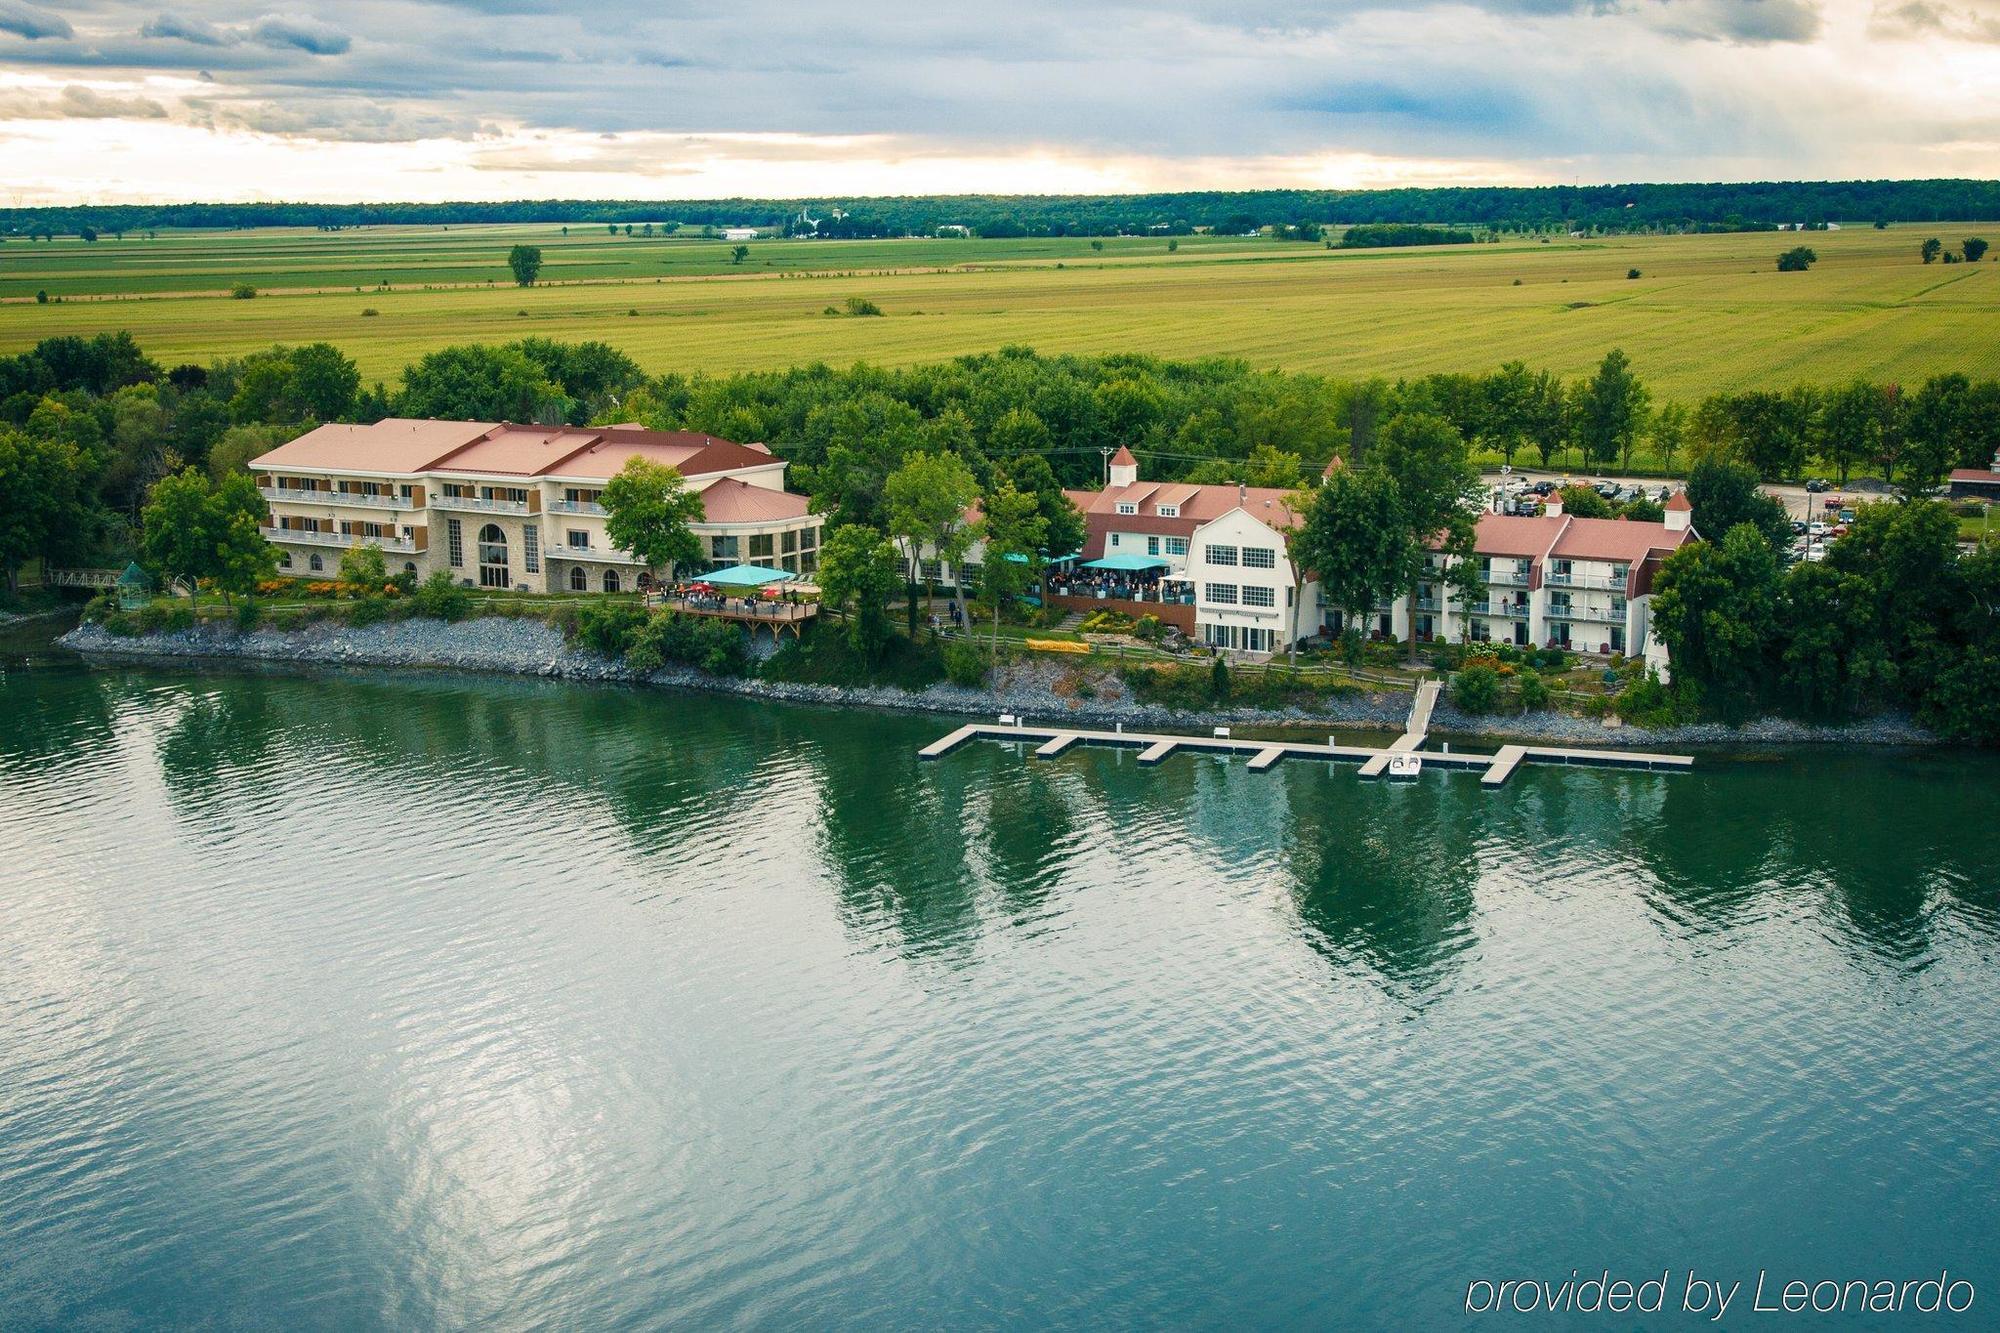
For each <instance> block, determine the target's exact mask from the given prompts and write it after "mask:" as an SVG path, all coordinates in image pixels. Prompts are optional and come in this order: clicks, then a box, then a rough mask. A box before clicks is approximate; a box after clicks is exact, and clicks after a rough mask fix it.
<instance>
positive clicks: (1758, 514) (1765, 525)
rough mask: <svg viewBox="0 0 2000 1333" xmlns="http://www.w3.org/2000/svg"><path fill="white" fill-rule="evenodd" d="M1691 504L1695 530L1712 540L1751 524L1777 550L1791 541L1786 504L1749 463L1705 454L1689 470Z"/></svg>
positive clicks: (1688, 488)
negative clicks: (1766, 491)
mask: <svg viewBox="0 0 2000 1333" xmlns="http://www.w3.org/2000/svg"><path fill="white" fill-rule="evenodd" d="M1687 498H1688V504H1689V505H1690V506H1691V507H1692V509H1693V515H1692V517H1693V519H1694V527H1695V531H1697V532H1699V533H1701V535H1702V536H1704V537H1706V538H1708V540H1710V541H1719V540H1720V539H1721V534H1724V533H1727V532H1729V531H1730V530H1731V529H1732V528H1735V527H1736V526H1738V525H1739V524H1745V523H1747V524H1749V525H1750V526H1751V527H1752V528H1754V529H1756V531H1757V532H1758V533H1759V534H1760V535H1762V536H1763V538H1764V540H1765V541H1766V542H1767V543H1768V544H1769V545H1770V546H1771V548H1772V549H1773V550H1781V549H1783V548H1784V547H1785V546H1787V545H1789V544H1790V542H1791V538H1792V521H1791V518H1790V516H1789V515H1788V514H1787V513H1786V512H1785V506H1784V505H1783V504H1781V503H1780V502H1778V501H1777V500H1774V499H1772V498H1771V497H1770V496H1768V495H1766V494H1764V492H1763V491H1762V490H1760V489H1759V488H1758V485H1757V470H1756V469H1755V468H1753V467H1751V466H1750V465H1749V464H1748V463H1740V462H1735V461H1732V460H1729V459H1719V458H1705V459H1703V460H1702V461H1701V462H1699V463H1696V464H1695V465H1694V467H1693V468H1692V469H1690V470H1689V472H1688V484H1687Z"/></svg>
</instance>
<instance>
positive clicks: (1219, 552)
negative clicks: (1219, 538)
mask: <svg viewBox="0 0 2000 1333" xmlns="http://www.w3.org/2000/svg"><path fill="white" fill-rule="evenodd" d="M1201 558H1202V559H1203V560H1205V561H1207V562H1208V563H1209V564H1211V565H1233V564H1235V563H1236V548H1235V547H1234V546H1204V547H1202V548H1201Z"/></svg>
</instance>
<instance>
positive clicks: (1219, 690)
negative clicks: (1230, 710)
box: [1208, 657, 1229, 703]
mask: <svg viewBox="0 0 2000 1333" xmlns="http://www.w3.org/2000/svg"><path fill="white" fill-rule="evenodd" d="M1208 697H1209V698H1211V699H1213V700H1215V702H1217V703H1223V702H1226V701H1227V700H1228V698H1229V663H1227V662H1225V661H1223V660H1222V658H1220V657H1217V658H1216V659H1215V665H1214V666H1211V667H1210V668H1209V669H1208Z"/></svg>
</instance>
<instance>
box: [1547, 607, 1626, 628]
mask: <svg viewBox="0 0 2000 1333" xmlns="http://www.w3.org/2000/svg"><path fill="white" fill-rule="evenodd" d="M1549 619H1550V620H1589V621H1595V622H1597V623H1599V624H1604V625H1622V624H1624V623H1625V608H1624V607H1622V606H1619V607H1602V606H1551V607H1550V608H1549Z"/></svg>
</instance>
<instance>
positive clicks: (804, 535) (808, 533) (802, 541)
mask: <svg viewBox="0 0 2000 1333" xmlns="http://www.w3.org/2000/svg"><path fill="white" fill-rule="evenodd" d="M818 545H819V529H818V528H807V529H806V530H805V531H804V532H801V533H800V534H799V549H800V550H801V551H810V550H813V549H815V548H816V547H818Z"/></svg>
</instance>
